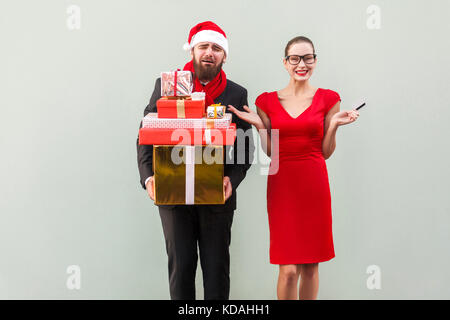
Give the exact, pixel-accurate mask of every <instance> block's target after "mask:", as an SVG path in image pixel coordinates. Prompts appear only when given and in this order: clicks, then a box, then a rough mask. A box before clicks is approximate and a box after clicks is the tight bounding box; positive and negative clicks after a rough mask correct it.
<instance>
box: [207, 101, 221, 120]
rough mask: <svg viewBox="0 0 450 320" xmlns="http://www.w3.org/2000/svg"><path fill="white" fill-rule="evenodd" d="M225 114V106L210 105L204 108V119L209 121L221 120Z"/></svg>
mask: <svg viewBox="0 0 450 320" xmlns="http://www.w3.org/2000/svg"><path fill="white" fill-rule="evenodd" d="M224 114H225V106H222V105H220V103H219V104H212V105H210V106H208V108H206V117H207V118H209V119H216V118H223V116H224Z"/></svg>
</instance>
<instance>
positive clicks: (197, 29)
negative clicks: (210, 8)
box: [183, 21, 229, 56]
mask: <svg viewBox="0 0 450 320" xmlns="http://www.w3.org/2000/svg"><path fill="white" fill-rule="evenodd" d="M205 41H207V42H213V43H215V44H217V45H218V46H220V47H221V48H222V49H223V50H224V51H225V54H226V55H227V56H228V51H229V50H228V40H227V36H226V34H225V32H224V31H223V30H222V29H221V28H220V27H219V26H218V25H217V24H215V23H214V22H212V21H205V22H200V23H199V24H197V25H196V26H194V27H193V28H192V29H191V31H190V32H189V38H188V42H186V43H185V44H184V45H183V49H184V50H186V51H188V50H190V49H192V48H193V47H194V46H195V45H196V44H197V43H200V42H205Z"/></svg>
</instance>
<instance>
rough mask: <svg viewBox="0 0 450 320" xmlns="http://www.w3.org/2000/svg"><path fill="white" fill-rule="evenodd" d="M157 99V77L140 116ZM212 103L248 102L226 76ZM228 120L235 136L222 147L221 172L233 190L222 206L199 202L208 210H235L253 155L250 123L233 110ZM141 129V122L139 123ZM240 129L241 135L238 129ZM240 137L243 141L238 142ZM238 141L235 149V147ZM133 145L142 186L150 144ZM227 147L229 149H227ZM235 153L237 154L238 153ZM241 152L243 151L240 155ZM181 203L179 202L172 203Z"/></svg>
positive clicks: (148, 167) (149, 164) (149, 173)
mask: <svg viewBox="0 0 450 320" xmlns="http://www.w3.org/2000/svg"><path fill="white" fill-rule="evenodd" d="M159 98H161V79H160V78H158V79H157V80H156V83H155V89H154V91H153V94H152V96H151V98H150V102H149V104H148V105H147V107H146V108H145V110H144V116H145V115H147V113H149V112H157V109H156V101H157V100H158V99H159ZM214 103H221V104H222V105H224V106H228V105H229V104H231V105H232V106H234V107H235V108H237V109H239V110H242V111H245V110H244V109H243V106H244V105H248V101H247V90H246V89H245V88H243V87H241V86H240V85H238V84H236V83H234V82H233V81H231V80H228V79H227V86H226V88H225V90H224V91H223V92H222V94H221V95H220V96H219V97H217V98H216V99H215V100H214ZM232 122H234V123H236V129H238V130H237V138H236V141H235V143H234V146H227V147H226V148H224V158H225V159H224V163H225V166H224V175H225V176H228V177H229V178H230V181H231V186H232V188H233V193H232V195H231V197H230V198H229V199H228V200H227V201H226V202H225V204H223V205H203V206H209V207H211V210H213V211H216V212H223V211H230V210H235V209H236V189H237V187H238V186H239V184H240V183H241V182H242V180H243V179H244V178H245V175H246V173H247V170H248V169H249V168H250V166H251V163H252V161H253V154H254V150H255V146H254V142H253V136H252V132H251V125H250V124H249V123H247V122H245V121H243V120H241V119H239V118H238V117H237V116H236V115H235V114H234V113H233V114H232ZM139 128H142V121H141V124H140V126H139ZM239 129H242V130H243V132H244V133H246V134H245V136H243V135H242V133H243V132H240V130H239ZM239 139H240V140H239ZM242 140H244V141H242ZM238 143H239V144H240V145H239V148H238ZM136 146H137V162H138V167H139V174H140V178H141V185H142V187H143V188H144V189H145V180H146V179H147V178H148V177H150V176H153V167H152V164H153V145H139V138H138V139H137V141H136ZM230 149H231V150H230ZM238 152H239V154H238ZM242 153H243V154H242ZM176 206H183V205H176ZM162 207H175V205H171V206H169V205H164V206H162Z"/></svg>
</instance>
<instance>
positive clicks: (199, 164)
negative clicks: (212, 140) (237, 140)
mask: <svg viewBox="0 0 450 320" xmlns="http://www.w3.org/2000/svg"><path fill="white" fill-rule="evenodd" d="M223 169H224V167H223V146H178V145H175V146H168V145H167V146H166V145H164V146H163V145H155V146H154V147H153V172H154V183H155V189H154V190H155V204H157V205H169V204H170V205H174V204H224V203H225V194H224V190H223V175H224V173H223Z"/></svg>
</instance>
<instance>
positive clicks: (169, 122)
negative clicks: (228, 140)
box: [142, 112, 231, 129]
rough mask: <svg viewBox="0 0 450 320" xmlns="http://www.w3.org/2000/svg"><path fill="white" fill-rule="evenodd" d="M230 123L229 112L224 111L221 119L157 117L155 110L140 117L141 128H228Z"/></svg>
mask: <svg viewBox="0 0 450 320" xmlns="http://www.w3.org/2000/svg"><path fill="white" fill-rule="evenodd" d="M230 124H231V113H226V114H225V115H224V117H223V118H221V119H207V118H190V119H181V118H158V114H157V113H156V112H150V113H147V115H146V116H145V117H144V118H143V119H142V127H143V128H168V129H176V128H228V127H229V126H230Z"/></svg>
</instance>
